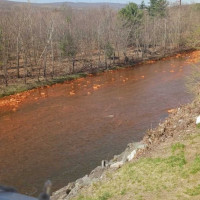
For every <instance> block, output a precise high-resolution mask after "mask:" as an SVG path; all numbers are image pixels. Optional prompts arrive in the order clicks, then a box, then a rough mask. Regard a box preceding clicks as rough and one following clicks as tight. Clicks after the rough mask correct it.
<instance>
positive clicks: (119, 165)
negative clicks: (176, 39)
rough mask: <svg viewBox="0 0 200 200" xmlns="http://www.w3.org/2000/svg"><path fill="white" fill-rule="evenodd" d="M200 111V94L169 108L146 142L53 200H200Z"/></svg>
mask: <svg viewBox="0 0 200 200" xmlns="http://www.w3.org/2000/svg"><path fill="white" fill-rule="evenodd" d="M197 60H198V57H195V58H194V57H193V58H191V61H197ZM199 115H200V97H199V96H197V97H196V98H195V100H194V101H193V102H192V103H189V104H187V105H183V106H180V107H178V108H176V109H171V110H169V117H168V118H167V119H166V120H164V121H163V122H162V123H159V125H158V127H156V128H154V129H151V130H148V131H147V132H146V134H145V136H144V138H143V140H142V141H141V142H139V143H130V144H128V145H127V148H126V149H125V151H124V152H123V153H121V154H120V155H117V156H114V158H113V159H112V160H110V161H102V163H101V166H98V167H97V168H95V169H94V170H93V171H92V172H91V173H90V174H89V175H86V176H84V177H83V178H80V179H78V180H77V181H75V182H73V183H69V184H68V185H67V186H66V187H63V188H62V189H60V190H58V191H56V192H54V193H53V195H52V198H51V199H52V200H69V199H70V200H71V199H73V200H102V199H103V200H108V199H113V200H114V199H120V200H122V199H124V200H125V199H138V200H139V199H140V200H142V199H145V200H146V199H199V195H200V187H199V178H200V158H199V151H200V148H199V144H200V137H199V136H200V130H199V127H198V126H196V124H195V122H196V118H197V117H198V116H199ZM163 194H165V195H164V196H165V197H164V196H163Z"/></svg>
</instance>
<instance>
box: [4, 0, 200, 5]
mask: <svg viewBox="0 0 200 200" xmlns="http://www.w3.org/2000/svg"><path fill="white" fill-rule="evenodd" d="M0 1H1V0H0ZM12 1H19V2H27V0H12ZM30 1H31V2H32V3H53V2H67V1H68V2H89V3H96V2H109V3H129V2H130V0H30ZM141 1H142V0H132V1H131V2H135V3H138V4H140V3H141ZM176 1H177V0H170V2H176ZM183 1H184V2H186V3H191V2H195V3H200V0H183ZM148 2H149V0H145V3H148Z"/></svg>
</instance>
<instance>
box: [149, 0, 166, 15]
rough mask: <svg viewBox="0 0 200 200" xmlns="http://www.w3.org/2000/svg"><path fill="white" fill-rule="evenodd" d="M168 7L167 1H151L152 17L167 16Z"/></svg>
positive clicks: (150, 13)
mask: <svg viewBox="0 0 200 200" xmlns="http://www.w3.org/2000/svg"><path fill="white" fill-rule="evenodd" d="M167 6H168V2H167V0H150V6H149V8H148V10H149V15H150V16H153V17H154V16H161V17H164V16H166V8H167Z"/></svg>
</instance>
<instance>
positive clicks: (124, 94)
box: [0, 56, 191, 195]
mask: <svg viewBox="0 0 200 200" xmlns="http://www.w3.org/2000/svg"><path fill="white" fill-rule="evenodd" d="M189 69H190V67H189V66H188V64H187V63H186V58H181V57H180V56H178V58H170V59H165V60H164V61H158V62H149V64H146V65H139V66H137V67H135V68H127V69H120V70H117V71H108V72H106V73H102V74H99V75H97V76H88V77H87V78H81V79H78V80H75V81H72V82H67V83H65V84H56V85H54V86H52V87H45V88H41V89H37V90H32V91H29V92H26V93H22V94H19V95H15V96H12V97H7V98H4V99H1V100H0V113H1V114H0V116H1V117H0V166H1V167H0V182H1V183H2V184H6V185H13V186H15V187H16V188H18V189H19V190H20V191H21V192H24V193H26V192H27V191H28V193H29V194H33V195H35V194H37V193H38V192H40V191H38V190H39V189H41V188H42V184H43V182H44V181H45V180H46V179H47V178H50V179H51V180H52V181H53V184H54V190H55V189H58V188H59V187H62V186H64V185H66V184H67V183H68V182H70V181H73V180H75V179H77V178H79V177H81V176H83V175H85V174H86V173H88V172H90V171H91V170H92V169H93V168H94V167H96V166H97V165H99V164H100V162H101V160H102V159H111V158H112V157H113V155H114V154H119V153H120V152H121V151H122V150H123V149H124V148H125V147H126V145H127V144H128V143H130V142H133V141H139V140H141V139H142V137H143V135H144V132H145V130H147V129H148V128H150V127H152V126H153V127H154V126H155V125H157V124H158V123H159V122H160V120H163V119H164V118H165V117H166V116H167V115H168V112H170V110H171V109H172V108H174V107H177V106H179V105H180V104H184V103H186V102H188V101H189V100H190V99H191V96H190V95H189V94H188V93H187V92H186V91H185V87H184V78H185V75H186V74H187V73H188V71H189Z"/></svg>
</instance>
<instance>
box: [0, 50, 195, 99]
mask: <svg viewBox="0 0 200 200" xmlns="http://www.w3.org/2000/svg"><path fill="white" fill-rule="evenodd" d="M192 51H194V49H184V50H174V51H171V52H167V53H165V54H164V55H159V54H156V55H149V56H148V57H144V58H141V59H135V60H134V59H129V60H128V61H127V62H126V63H122V62H116V63H110V65H108V66H107V67H105V66H102V67H97V68H90V69H89V68H88V69H81V70H80V71H78V72H76V73H74V74H68V75H64V76H58V77H53V78H46V79H41V80H40V81H38V80H37V79H33V80H32V81H31V82H29V83H26V84H25V83H17V82H16V83H15V84H14V83H13V84H10V85H8V86H2V87H0V98H1V97H5V96H10V95H14V94H18V93H21V92H25V91H28V90H32V89H36V88H40V87H46V86H51V85H54V84H58V83H64V82H66V81H72V80H75V79H78V78H83V77H86V76H88V75H95V74H97V73H102V72H104V71H106V70H117V69H119V68H124V67H130V66H131V67H134V66H136V65H139V64H145V63H147V64H148V63H153V62H155V61H157V60H161V59H166V58H168V57H173V56H177V54H178V56H180V55H179V54H184V53H188V52H192Z"/></svg>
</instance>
